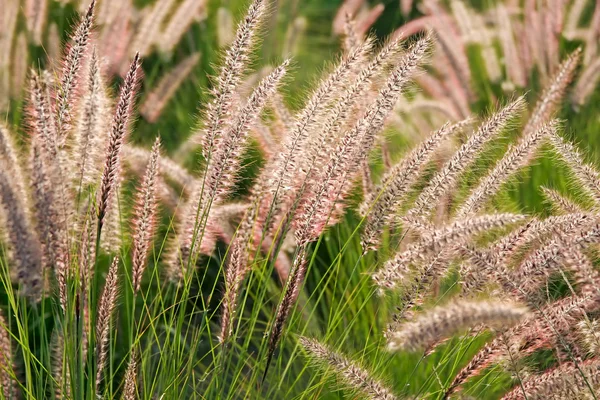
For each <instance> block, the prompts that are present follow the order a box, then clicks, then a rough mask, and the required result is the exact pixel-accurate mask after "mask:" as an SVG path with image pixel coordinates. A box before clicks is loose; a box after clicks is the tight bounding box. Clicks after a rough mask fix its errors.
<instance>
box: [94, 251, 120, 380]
mask: <svg viewBox="0 0 600 400" xmlns="http://www.w3.org/2000/svg"><path fill="white" fill-rule="evenodd" d="M118 272H119V257H115V258H113V261H112V264H111V265H110V268H109V270H108V275H106V281H105V283H104V289H103V290H102V296H101V297H100V301H99V304H98V315H97V316H96V360H97V361H96V390H98V387H99V386H100V382H101V380H102V372H103V370H104V366H105V364H106V361H107V356H108V349H107V346H108V338H109V333H110V319H111V317H112V314H113V311H114V309H115V306H116V300H117V292H118V283H117V281H118V278H119V277H118Z"/></svg>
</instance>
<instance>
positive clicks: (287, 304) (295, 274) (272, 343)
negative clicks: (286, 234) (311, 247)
mask: <svg viewBox="0 0 600 400" xmlns="http://www.w3.org/2000/svg"><path fill="white" fill-rule="evenodd" d="M307 269H308V259H307V250H306V246H300V247H298V249H297V250H296V255H295V257H294V264H293V265H292V269H291V271H290V274H289V276H288V280H287V283H286V287H285V291H284V294H283V298H282V299H281V302H280V303H279V306H278V307H277V311H276V312H275V320H274V321H273V323H272V325H271V332H270V333H269V344H268V350H267V351H268V353H267V364H266V367H265V373H264V375H263V380H264V378H265V377H266V376H267V372H268V370H269V365H270V363H271V359H272V358H273V354H275V349H276V348H277V345H278V344H279V339H281V335H282V334H283V328H284V327H285V323H286V321H287V319H288V317H289V315H290V313H291V311H292V308H293V307H294V304H295V303H296V299H297V298H298V295H299V294H300V289H301V286H302V282H304V275H305V274H306V270H307Z"/></svg>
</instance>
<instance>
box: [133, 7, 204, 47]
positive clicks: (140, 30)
mask: <svg viewBox="0 0 600 400" xmlns="http://www.w3.org/2000/svg"><path fill="white" fill-rule="evenodd" d="M199 3H200V1H199ZM173 4H175V1H174V0H159V1H155V2H154V4H152V6H151V7H150V10H149V11H148V13H147V14H146V15H145V16H144V18H143V19H142V20H141V22H140V23H139V26H138V27H137V29H136V30H135V35H134V37H133V38H132V40H131V44H130V46H129V48H130V49H132V50H133V51H137V52H139V53H140V57H146V56H147V55H149V54H150V52H151V51H152V46H153V45H155V44H159V42H160V39H161V38H160V32H161V26H162V24H163V22H164V20H165V18H166V17H167V15H168V14H169V12H170V11H171V8H173ZM184 32H185V30H184ZM131 55H133V54H131Z"/></svg>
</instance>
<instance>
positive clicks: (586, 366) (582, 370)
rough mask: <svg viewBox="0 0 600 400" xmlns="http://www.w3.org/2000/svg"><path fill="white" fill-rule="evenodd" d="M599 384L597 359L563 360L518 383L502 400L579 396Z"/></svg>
mask: <svg viewBox="0 0 600 400" xmlns="http://www.w3.org/2000/svg"><path fill="white" fill-rule="evenodd" d="M599 385H600V362H598V360H597V359H590V360H586V361H582V362H579V363H577V364H573V363H566V364H563V365H561V366H559V367H556V368H554V369H552V370H550V371H548V372H546V373H544V374H541V375H532V376H530V377H529V378H527V379H526V380H525V381H524V382H521V384H520V385H518V386H517V387H516V388H515V389H513V390H512V391H511V392H510V393H508V394H506V395H505V396H504V397H503V398H502V399H503V400H524V399H529V400H534V399H537V400H542V399H579V398H586V397H583V396H586V395H589V394H593V393H594V391H595V389H597V388H598V386H599Z"/></svg>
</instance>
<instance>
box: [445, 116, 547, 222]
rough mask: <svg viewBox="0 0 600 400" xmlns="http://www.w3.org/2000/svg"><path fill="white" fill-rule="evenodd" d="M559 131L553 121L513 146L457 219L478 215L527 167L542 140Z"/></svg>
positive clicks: (464, 205)
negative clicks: (480, 209) (505, 185)
mask: <svg viewBox="0 0 600 400" xmlns="http://www.w3.org/2000/svg"><path fill="white" fill-rule="evenodd" d="M557 129H558V121H556V120H554V121H551V122H549V123H547V124H544V125H541V126H540V127H539V128H538V129H537V130H535V131H534V132H532V133H530V134H526V135H525V136H524V137H523V138H522V139H521V140H520V141H519V143H518V144H517V145H515V146H511V147H510V148H509V149H508V150H507V151H506V153H505V154H504V156H503V157H502V159H501V160H500V161H498V163H496V166H495V167H494V169H493V170H492V171H491V172H490V173H489V174H488V175H487V176H486V177H485V178H484V179H483V180H482V181H481V183H480V184H479V185H478V186H477V188H475V189H474V190H473V191H472V192H471V195H470V196H469V198H468V199H467V200H466V201H465V202H464V204H463V205H462V206H461V207H460V209H459V210H458V212H457V214H456V217H457V218H463V217H466V216H467V215H469V214H474V213H476V212H477V211H478V209H479V208H481V207H482V206H483V205H484V203H485V200H486V199H489V198H490V197H492V196H493V195H494V194H496V193H497V192H498V190H499V189H500V187H501V186H502V184H503V183H505V182H506V181H507V180H508V178H509V177H510V176H511V175H512V174H514V173H515V172H516V171H517V170H518V169H519V168H522V167H524V166H525V165H527V163H528V162H529V159H530V158H531V157H532V156H533V154H534V153H535V151H536V150H537V149H538V148H539V146H540V145H541V143H542V140H543V139H544V138H546V137H548V136H549V135H551V134H556V131H557Z"/></svg>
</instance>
